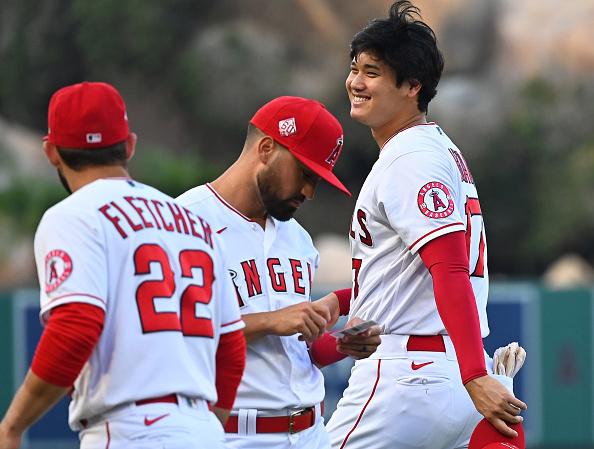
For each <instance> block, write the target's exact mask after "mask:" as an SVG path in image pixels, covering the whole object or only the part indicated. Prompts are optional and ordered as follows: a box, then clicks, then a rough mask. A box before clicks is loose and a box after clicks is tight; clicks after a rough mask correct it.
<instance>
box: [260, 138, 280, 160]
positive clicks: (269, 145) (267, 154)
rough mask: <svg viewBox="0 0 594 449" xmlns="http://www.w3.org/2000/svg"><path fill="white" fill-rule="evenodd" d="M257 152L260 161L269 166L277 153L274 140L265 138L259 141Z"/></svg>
mask: <svg viewBox="0 0 594 449" xmlns="http://www.w3.org/2000/svg"><path fill="white" fill-rule="evenodd" d="M256 151H257V152H258V159H259V160H260V162H262V163H263V164H268V161H270V159H271V158H272V155H273V154H274V152H275V151H276V145H275V144H274V139H273V138H272V137H270V136H264V137H262V138H261V139H259V140H258V143H257V148H256Z"/></svg>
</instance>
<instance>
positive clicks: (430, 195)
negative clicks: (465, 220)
mask: <svg viewBox="0 0 594 449" xmlns="http://www.w3.org/2000/svg"><path fill="white" fill-rule="evenodd" d="M417 203H418V205H419V210H420V211H421V213H422V214H423V215H425V216H426V217H429V218H445V217H448V216H450V215H452V212H454V199H453V198H452V195H450V191H449V190H448V188H447V187H446V186H445V185H444V184H442V183H441V182H438V181H432V182H428V183H427V184H425V185H424V186H423V187H421V190H419V194H418V196H417Z"/></svg>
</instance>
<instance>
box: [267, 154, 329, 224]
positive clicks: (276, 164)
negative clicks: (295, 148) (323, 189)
mask: <svg viewBox="0 0 594 449" xmlns="http://www.w3.org/2000/svg"><path fill="white" fill-rule="evenodd" d="M319 180H320V177H319V176H317V175H316V174H315V173H313V172H312V171H311V170H309V169H308V168H307V167H305V166H304V165H303V164H302V163H301V162H299V161H298V160H297V159H296V158H295V157H294V156H293V155H292V154H291V153H290V152H289V150H287V149H286V148H284V147H281V146H280V145H278V144H277V149H276V151H275V155H274V156H273V158H272V159H271V161H270V163H269V164H268V165H267V166H266V167H265V168H264V169H263V170H262V171H260V173H258V176H257V182H258V188H259V190H260V198H261V199H262V203H263V204H264V207H265V208H266V212H267V213H268V214H269V215H270V216H272V217H274V218H276V219H277V220H280V221H286V220H290V219H291V218H293V215H294V214H295V212H297V209H298V208H299V206H301V204H303V202H304V201H305V200H306V199H307V200H309V199H312V198H313V196H314V193H315V189H316V186H317V184H318V181H319Z"/></svg>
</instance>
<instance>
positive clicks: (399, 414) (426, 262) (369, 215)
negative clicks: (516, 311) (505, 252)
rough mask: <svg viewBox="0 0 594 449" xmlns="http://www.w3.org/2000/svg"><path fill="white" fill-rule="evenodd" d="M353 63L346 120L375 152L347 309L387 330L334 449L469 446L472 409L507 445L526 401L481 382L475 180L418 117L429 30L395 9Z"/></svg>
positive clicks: (358, 373) (375, 26) (433, 82)
mask: <svg viewBox="0 0 594 449" xmlns="http://www.w3.org/2000/svg"><path fill="white" fill-rule="evenodd" d="M351 58H352V62H351V69H350V73H349V75H348V77H347V79H346V89H347V92H348V96H349V99H350V104H351V111H350V113H351V117H352V118H353V119H355V120H356V121H358V122H360V123H363V124H365V125H367V126H368V127H369V128H370V129H371V133H372V136H373V138H374V139H375V141H376V143H377V145H378V147H379V149H380V152H379V157H378V160H377V161H376V163H375V164H374V166H373V168H372V169H371V172H370V173H369V175H368V177H367V179H366V180H365V183H364V184H363V187H362V189H361V192H360V194H359V197H358V199H357V202H356V205H355V211H354V213H353V217H352V225H351V229H350V239H351V250H352V267H353V292H352V299H351V306H350V313H351V315H353V316H354V315H356V316H358V317H360V318H362V319H372V320H374V321H376V322H378V323H379V324H380V325H382V326H383V328H384V334H385V335H382V343H381V345H380V347H379V348H378V350H377V351H376V352H375V353H374V354H373V355H372V356H371V357H370V358H369V359H364V360H359V361H357V362H356V364H355V366H354V368H353V370H352V372H351V376H350V380H349V386H348V388H347V389H346V390H345V392H344V394H343V398H342V399H341V400H340V402H339V403H338V406H337V410H336V411H335V413H334V414H333V415H332V417H331V419H330V420H329V422H328V426H327V428H328V431H329V433H330V437H331V442H332V447H333V448H335V449H343V448H345V449H359V448H370V447H373V448H386V449H387V448H390V449H395V448H397V449H404V448H406V449H409V448H410V449H412V448H425V449H441V448H443V449H446V448H461V447H466V445H468V441H469V437H470V434H471V432H472V430H473V429H474V427H475V426H476V424H477V423H478V421H479V420H480V418H481V414H482V415H484V416H485V417H486V418H487V420H488V421H489V422H490V423H491V424H492V425H493V426H494V427H495V428H496V429H497V430H498V431H499V432H501V433H502V434H504V435H506V436H509V437H515V436H517V433H516V431H515V430H513V429H512V428H510V427H509V425H508V424H516V423H520V422H521V421H522V417H521V416H519V415H520V411H521V410H523V409H526V404H524V403H523V402H522V401H520V400H518V399H516V398H515V397H514V395H513V393H512V392H511V379H510V378H508V377H506V376H499V380H500V381H501V382H500V381H498V380H497V379H496V378H495V377H494V376H493V375H490V374H492V366H491V360H490V358H489V357H488V356H487V355H486V353H485V352H484V349H483V344H482V337H486V336H487V335H488V334H489V327H488V323H487V314H486V304H487V294H488V279H489V276H488V269H487V245H486V236H485V228H484V225H483V216H482V211H481V207H480V202H479V197H478V193H477V190H476V186H475V182H474V179H473V177H472V174H471V172H470V170H469V168H468V165H467V164H466V161H465V160H464V157H463V156H462V153H461V152H460V150H459V149H458V148H457V147H456V145H455V144H454V143H453V142H452V141H451V140H450V139H449V138H448V136H447V135H446V134H445V132H444V131H443V129H442V128H441V127H440V126H439V125H438V124H436V123H434V122H428V121H427V118H426V114H427V106H428V104H429V102H430V100H431V99H432V98H433V97H434V95H435V93H436V87H437V84H438V81H439V78H440V76H441V72H442V69H443V59H442V56H441V53H440V52H439V50H438V48H437V43H436V38H435V34H434V33H433V31H432V30H431V28H430V27H429V26H428V25H426V24H425V23H423V22H422V21H421V19H420V17H419V12H418V9H417V8H415V7H414V6H413V5H412V4H411V3H410V2H408V1H397V2H395V3H394V4H393V5H392V7H391V9H390V14H389V17H387V18H382V19H375V20H373V21H371V22H370V23H369V24H368V25H367V26H366V27H365V28H364V29H363V30H362V31H360V32H359V33H357V34H356V35H355V37H354V38H353V41H352V42H351ZM502 383H504V384H505V386H504V385H503V384H502ZM506 386H507V388H506ZM508 388H509V390H508Z"/></svg>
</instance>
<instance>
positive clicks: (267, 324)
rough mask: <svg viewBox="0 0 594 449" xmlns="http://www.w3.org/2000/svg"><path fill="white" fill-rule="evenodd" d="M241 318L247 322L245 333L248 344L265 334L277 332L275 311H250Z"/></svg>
mask: <svg viewBox="0 0 594 449" xmlns="http://www.w3.org/2000/svg"><path fill="white" fill-rule="evenodd" d="M241 318H242V320H243V322H244V323H245V327H244V328H243V334H244V335H245V341H246V342H247V343H248V344H249V343H251V342H252V341H254V340H257V339H258V338H261V337H264V336H265V335H270V334H275V333H274V312H260V313H248V314H245V315H242V316H241ZM275 335H276V334H275Z"/></svg>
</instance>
